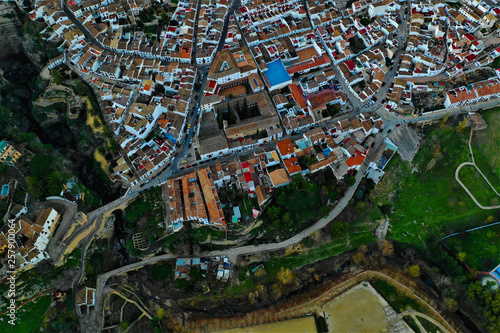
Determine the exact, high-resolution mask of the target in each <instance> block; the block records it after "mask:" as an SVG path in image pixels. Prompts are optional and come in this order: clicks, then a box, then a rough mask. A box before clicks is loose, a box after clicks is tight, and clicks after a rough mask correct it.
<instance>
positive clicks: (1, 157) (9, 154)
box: [0, 141, 22, 164]
mask: <svg viewBox="0 0 500 333" xmlns="http://www.w3.org/2000/svg"><path fill="white" fill-rule="evenodd" d="M21 156H22V154H21V152H20V151H19V150H17V149H16V148H14V146H12V145H11V144H9V143H8V142H7V141H0V163H10V164H13V163H16V162H17V160H18V159H19V158H20V157H21Z"/></svg>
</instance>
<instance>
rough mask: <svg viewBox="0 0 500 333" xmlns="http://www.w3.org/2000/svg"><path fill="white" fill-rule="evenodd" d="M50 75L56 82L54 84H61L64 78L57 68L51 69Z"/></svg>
mask: <svg viewBox="0 0 500 333" xmlns="http://www.w3.org/2000/svg"><path fill="white" fill-rule="evenodd" d="M50 76H51V77H52V82H54V84H57V85H60V84H61V83H62V82H63V80H64V77H63V76H62V74H61V73H59V71H57V70H55V69H52V70H51V71H50Z"/></svg>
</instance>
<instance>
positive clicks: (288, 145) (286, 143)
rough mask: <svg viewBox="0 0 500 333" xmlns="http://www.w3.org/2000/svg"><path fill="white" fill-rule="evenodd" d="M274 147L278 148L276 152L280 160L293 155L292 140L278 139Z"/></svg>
mask: <svg viewBox="0 0 500 333" xmlns="http://www.w3.org/2000/svg"><path fill="white" fill-rule="evenodd" d="M276 147H277V148H278V152H279V154H280V156H281V159H282V160H285V159H288V158H291V157H292V156H295V148H294V147H293V144H292V140H290V139H285V140H281V141H278V142H277V143H276Z"/></svg>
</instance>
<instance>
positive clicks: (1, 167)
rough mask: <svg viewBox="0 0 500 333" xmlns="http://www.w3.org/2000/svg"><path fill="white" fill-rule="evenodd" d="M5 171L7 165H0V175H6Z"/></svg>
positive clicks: (7, 167) (7, 168)
mask: <svg viewBox="0 0 500 333" xmlns="http://www.w3.org/2000/svg"><path fill="white" fill-rule="evenodd" d="M7 170H9V165H8V164H0V175H4V174H6V173H7Z"/></svg>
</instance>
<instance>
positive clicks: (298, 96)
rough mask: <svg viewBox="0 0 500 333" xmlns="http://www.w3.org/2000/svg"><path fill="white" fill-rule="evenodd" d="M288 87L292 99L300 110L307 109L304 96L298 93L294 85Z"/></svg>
mask: <svg viewBox="0 0 500 333" xmlns="http://www.w3.org/2000/svg"><path fill="white" fill-rule="evenodd" d="M288 86H289V87H290V91H291V92H292V97H293V99H294V100H295V102H297V104H299V106H300V108H301V109H304V108H306V107H307V103H306V100H305V99H304V96H302V94H301V93H300V91H299V88H298V87H297V85H296V84H290V85H288Z"/></svg>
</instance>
